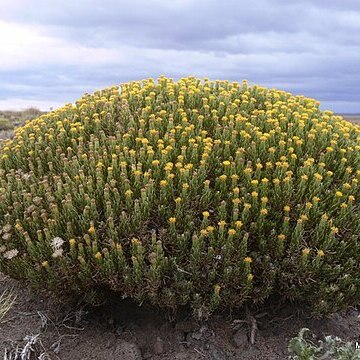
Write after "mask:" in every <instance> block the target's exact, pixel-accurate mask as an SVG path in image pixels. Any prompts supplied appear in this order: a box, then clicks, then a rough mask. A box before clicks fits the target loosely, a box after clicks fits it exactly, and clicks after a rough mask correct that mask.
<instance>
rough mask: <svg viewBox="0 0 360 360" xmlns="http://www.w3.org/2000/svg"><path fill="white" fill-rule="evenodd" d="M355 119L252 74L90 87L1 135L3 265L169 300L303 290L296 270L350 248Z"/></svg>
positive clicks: (344, 256) (358, 144)
mask: <svg viewBox="0 0 360 360" xmlns="http://www.w3.org/2000/svg"><path fill="white" fill-rule="evenodd" d="M359 135H360V128H359V127H357V126H354V125H351V124H350V123H349V122H347V121H345V120H343V119H342V118H341V117H339V116H335V115H334V114H333V113H332V112H330V111H324V112H323V111H320V109H319V103H318V102H317V101H315V100H313V99H308V98H305V97H303V96H292V95H291V94H289V93H287V92H284V91H279V90H275V89H266V88H264V87H260V86H256V85H254V86H249V85H248V83H247V82H246V81H244V82H242V83H237V82H230V81H219V80H217V81H210V80H209V79H203V80H201V79H196V78H194V77H188V78H183V79H180V80H179V81H174V80H172V79H169V78H166V77H163V76H162V77H160V78H159V79H157V81H155V80H154V79H146V80H142V81H134V82H130V83H126V84H122V85H121V86H120V87H117V86H114V87H111V88H108V89H105V90H102V91H98V92H95V93H94V94H93V95H89V94H86V95H84V96H83V97H82V98H81V99H80V100H78V101H77V102H76V104H75V105H72V104H68V105H66V106H64V107H63V108H61V109H58V110H56V111H54V112H51V113H49V114H46V115H42V116H41V117H39V118H38V119H36V120H33V121H31V122H28V123H27V124H26V125H25V126H23V127H21V128H19V129H17V130H16V132H15V137H14V138H13V139H12V140H8V141H5V142H3V143H2V144H1V145H0V146H1V148H0V236H1V237H0V249H3V251H2V252H1V253H0V270H2V271H5V272H7V273H9V274H14V275H16V276H17V277H28V278H31V280H32V281H34V282H38V281H43V280H44V279H47V280H46V281H48V282H51V283H54V284H59V286H60V287H61V288H63V287H64V283H67V285H68V286H69V288H71V289H77V290H78V291H79V290H80V291H82V289H88V288H90V287H91V286H92V285H93V284H94V282H95V283H98V284H106V285H107V286H109V287H110V288H112V289H113V290H116V291H119V292H122V293H123V294H127V295H128V296H132V297H133V298H135V299H137V300H139V301H143V300H148V301H152V302H153V303H156V304H161V305H164V306H177V305H180V304H191V305H192V306H194V307H196V306H200V305H201V306H205V305H206V306H209V308H211V306H215V304H216V306H219V304H223V305H225V306H239V305H241V304H242V303H243V302H244V301H245V300H246V299H249V298H251V296H252V294H256V295H254V296H255V297H256V299H257V300H258V301H262V300H264V299H265V298H266V297H267V296H269V295H270V294H271V293H272V292H274V291H278V288H279V286H281V290H280V293H282V294H284V295H285V296H289V297H293V298H296V296H298V297H299V298H304V297H303V296H302V295H301V296H300V295H297V293H296V291H299V289H298V288H297V287H296V286H294V284H295V283H296V284H298V286H299V287H301V286H302V287H303V288H304V291H306V290H307V291H310V290H311V291H313V288H311V286H312V284H314V283H315V284H316V281H317V279H318V277H317V276H318V275H317V274H321V269H322V268H323V267H325V266H329V265H327V264H330V262H331V261H334V262H335V263H336V264H337V266H338V265H339V269H340V270H338V269H337V268H336V270H333V271H334V274H335V272H336V271H337V272H339V273H340V272H341V271H345V272H347V273H349V272H351V271H352V270H349V269H350V265H351V264H352V263H358V262H357V261H358V260H359V257H358V255H355V254H351V256H357V257H356V258H354V259H353V260H351V261H350V260H349V256H350V255H349V252H348V250H347V249H357V253H359V252H360V248H359V246H360V245H359V244H358V240H359V231H360V224H359V218H360V216H359V211H360V210H359V208H360V206H359V203H358V199H359V195H360V193H359V180H360V170H359V164H360V155H359V153H360V152H359V150H360V136H359ZM335 229H336V230H335ZM59 236H61V237H62V238H63V239H64V244H62V247H61V249H56V256H53V254H54V253H55V252H54V249H52V248H51V241H52V239H54V238H56V237H59ZM15 250H16V251H15ZM9 251H12V253H11V254H12V255H14V256H4V255H3V254H8V252H9ZM350 251H351V250H350ZM349 261H350V262H349ZM21 269H23V270H21ZM25 269H26V271H25ZM31 269H33V270H31ZM289 271H290V272H291V273H290V274H289V273H288V272H289ZM308 278H311V279H313V280H312V282H311V284H308V283H307V282H306V281H305V279H306V280H307V279H308ZM335 278H336V276H335V275H333V276H332V277H331V278H330V279H329V280H328V282H326V281H327V280H321V281H323V282H324V284H323V285H324V286H323V288H324V289H325V290H324V291H323V293H322V294H319V295H318V298H316V296H315V295H314V296H313V299H315V298H316V299H315V300H313V302H314V303H316V301H318V300H319V301H320V300H324V299H323V298H322V297H325V295H324V294H329V293H330V292H329V291H330V290H329V291H328V287H329V288H330V287H331V286H334V284H333V283H332V281H335V280H334V279H335ZM314 279H315V281H314ZM319 279H320V275H319ZM319 281H320V280H319ZM75 284H76V285H75ZM279 284H281V285H279ZM289 284H291V285H289ZM327 286H328V287H327ZM336 286H338V288H339V289H340V288H341V289H342V287H341V286H342V285H341V286H340V285H339V284H337V285H336ZM344 286H345V285H344ZM164 289H165V290H164ZM214 289H215V290H214ZM220 289H221V291H220ZM294 289H295V290H294ZM326 289H327V290H326ZM73 291H75V290H73ZM339 291H340V290H339ZM315 292H316V291H315ZM315 292H314V293H315ZM359 293H360V292H359ZM326 301H327V300H326ZM204 304H205V305H204ZM211 304H213V305H211ZM329 306H330V305H329ZM336 306H338V305H336ZM334 307H335V305H334ZM210 310H212V309H210Z"/></svg>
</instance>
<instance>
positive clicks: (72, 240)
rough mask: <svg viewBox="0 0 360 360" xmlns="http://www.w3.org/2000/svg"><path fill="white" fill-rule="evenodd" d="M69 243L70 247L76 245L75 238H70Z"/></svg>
mask: <svg viewBox="0 0 360 360" xmlns="http://www.w3.org/2000/svg"><path fill="white" fill-rule="evenodd" d="M69 244H70V247H74V246H75V244H76V241H75V239H70V240H69Z"/></svg>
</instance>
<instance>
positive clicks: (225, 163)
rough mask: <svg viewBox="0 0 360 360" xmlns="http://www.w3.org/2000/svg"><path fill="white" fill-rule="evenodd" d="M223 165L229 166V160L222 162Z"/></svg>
mask: <svg viewBox="0 0 360 360" xmlns="http://www.w3.org/2000/svg"><path fill="white" fill-rule="evenodd" d="M223 165H224V166H230V165H231V162H230V161H229V160H225V161H223Z"/></svg>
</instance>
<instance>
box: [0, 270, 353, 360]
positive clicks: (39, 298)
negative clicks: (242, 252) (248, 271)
mask: <svg viewBox="0 0 360 360" xmlns="http://www.w3.org/2000/svg"><path fill="white" fill-rule="evenodd" d="M0 276H1V277H0V293H1V292H2V291H4V290H6V289H13V292H14V294H15V295H16V296H17V298H16V302H15V304H14V306H13V308H12V309H11V310H10V311H9V312H8V314H7V315H6V317H5V318H4V319H3V321H2V322H1V323H0V349H1V352H0V355H2V356H4V354H6V353H7V354H8V356H9V355H10V354H12V355H13V354H15V352H16V349H18V350H17V352H18V353H20V352H21V350H23V349H24V348H25V347H26V346H28V348H29V344H30V345H31V344H33V345H31V347H32V349H33V351H29V350H28V353H29V354H30V353H31V354H32V357H30V359H42V360H44V359H61V360H85V359H89V360H90V359H93V360H103V359H104V360H105V359H109V360H110V359H114V360H139V359H153V360H160V359H163V360H165V359H166V360H173V359H175V360H186V359H190V360H192V359H194V360H195V359H196V360H197V359H211V360H227V359H244V360H255V359H264V360H266V359H269V360H270V359H271V360H272V359H286V358H287V357H288V356H289V353H288V350H287V344H288V341H289V339H290V338H292V337H293V336H295V335H296V334H297V333H298V331H299V330H300V329H301V328H303V327H307V328H309V329H310V330H311V331H312V332H313V333H314V334H316V336H318V337H319V338H323V336H325V335H336V336H339V337H341V338H342V339H344V340H348V341H357V340H359V339H360V326H359V321H360V320H359V311H357V310H356V309H349V310H348V311H346V312H343V313H339V314H335V315H332V316H330V317H327V318H323V319H316V318H314V317H312V316H311V314H310V313H309V311H308V310H306V309H302V308H300V307H299V306H294V305H293V306H291V305H290V304H289V305H286V306H284V305H283V304H279V306H278V309H276V306H274V304H273V305H272V306H271V307H267V308H266V307H265V308H263V309H259V312H255V313H253V314H252V316H246V315H245V314H244V313H233V314H232V315H231V316H230V315H229V314H227V315H224V314H223V315H215V316H214V317H213V318H211V319H210V320H209V321H207V322H197V321H195V320H193V319H192V318H191V314H186V313H184V312H183V313H182V314H179V315H178V316H177V318H176V319H171V320H170V319H169V318H168V317H167V316H165V314H164V313H163V312H159V311H158V310H156V309H152V308H146V307H137V306H136V305H134V304H132V303H130V302H127V301H122V302H121V301H115V300H112V301H110V302H109V303H108V304H105V305H102V306H99V307H97V308H85V307H83V306H80V305H77V306H76V305H74V304H72V305H68V304H59V303H58V301H57V300H56V299H54V298H51V296H45V295H42V294H40V295H39V294H38V293H37V292H35V291H33V290H32V289H29V288H28V287H26V286H24V285H23V284H21V283H19V282H17V281H15V280H12V279H10V278H8V277H6V276H5V275H2V274H1V275H0ZM255 327H256V329H255ZM252 333H253V335H254V344H251V334H252ZM9 358H10V356H9ZM5 359H6V358H5ZM10 359H13V358H12V357H11V358H10Z"/></svg>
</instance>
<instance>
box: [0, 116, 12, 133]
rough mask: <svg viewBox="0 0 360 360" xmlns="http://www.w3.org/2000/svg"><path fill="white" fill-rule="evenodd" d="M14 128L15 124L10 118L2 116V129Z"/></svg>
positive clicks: (0, 125) (0, 119)
mask: <svg viewBox="0 0 360 360" xmlns="http://www.w3.org/2000/svg"><path fill="white" fill-rule="evenodd" d="M13 128H14V125H13V124H12V123H11V121H10V120H8V119H2V118H0V131H2V130H11V129H13Z"/></svg>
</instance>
